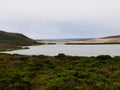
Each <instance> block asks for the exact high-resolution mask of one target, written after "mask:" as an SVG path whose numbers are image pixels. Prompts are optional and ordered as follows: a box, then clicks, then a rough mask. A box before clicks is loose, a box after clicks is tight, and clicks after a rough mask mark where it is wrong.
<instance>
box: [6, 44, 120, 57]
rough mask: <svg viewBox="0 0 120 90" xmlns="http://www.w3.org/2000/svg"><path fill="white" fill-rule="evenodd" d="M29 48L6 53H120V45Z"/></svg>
mask: <svg viewBox="0 0 120 90" xmlns="http://www.w3.org/2000/svg"><path fill="white" fill-rule="evenodd" d="M29 48H30V49H25V50H15V51H10V52H6V53H11V54H24V55H41V54H42V55H50V56H54V55H57V54H59V53H65V54H66V55H72V56H97V55H102V54H104V55H111V56H117V55H120V45H41V46H29Z"/></svg>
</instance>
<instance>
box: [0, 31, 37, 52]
mask: <svg viewBox="0 0 120 90" xmlns="http://www.w3.org/2000/svg"><path fill="white" fill-rule="evenodd" d="M36 44H38V43H37V42H36V41H35V40H32V39H30V38H28V37H26V36H25V35H23V34H20V33H10V32H5V31H0V51H6V50H7V51H8V50H15V49H22V47H20V46H27V45H36Z"/></svg>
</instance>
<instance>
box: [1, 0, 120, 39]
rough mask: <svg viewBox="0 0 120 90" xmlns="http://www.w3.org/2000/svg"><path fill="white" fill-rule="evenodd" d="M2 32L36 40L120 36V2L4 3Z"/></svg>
mask: <svg viewBox="0 0 120 90" xmlns="http://www.w3.org/2000/svg"><path fill="white" fill-rule="evenodd" d="M0 30H4V31H8V32H19V33H23V34H25V35H27V36H28V37H31V38H34V39H48V38H53V39H56V38H88V37H89V38H94V37H103V36H109V35H118V34H120V0H0Z"/></svg>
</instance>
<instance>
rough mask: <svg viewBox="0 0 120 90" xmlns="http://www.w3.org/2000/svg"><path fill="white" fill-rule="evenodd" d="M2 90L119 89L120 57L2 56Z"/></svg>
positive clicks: (0, 65)
mask: <svg viewBox="0 0 120 90" xmlns="http://www.w3.org/2000/svg"><path fill="white" fill-rule="evenodd" d="M0 90H120V56H116V57H110V56H109V55H101V56H97V57H77V56H76V57H75V56H65V55H64V54H59V55H58V56H55V57H49V56H42V55H40V56H23V55H7V54H0Z"/></svg>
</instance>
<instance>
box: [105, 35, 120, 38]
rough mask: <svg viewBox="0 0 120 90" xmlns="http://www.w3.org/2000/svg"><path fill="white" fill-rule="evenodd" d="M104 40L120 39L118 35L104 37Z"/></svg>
mask: <svg viewBox="0 0 120 90" xmlns="http://www.w3.org/2000/svg"><path fill="white" fill-rule="evenodd" d="M104 38H120V35H114V36H108V37H104Z"/></svg>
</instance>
